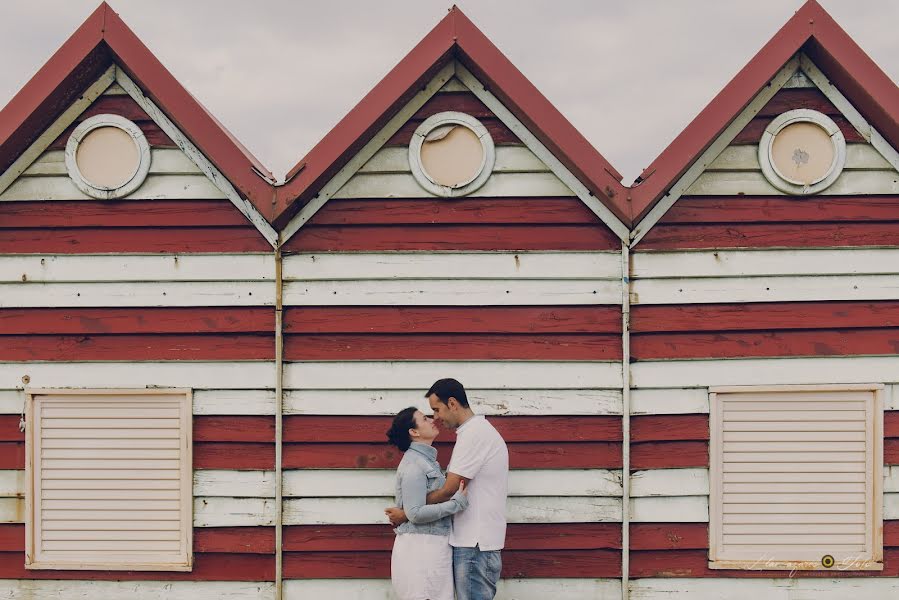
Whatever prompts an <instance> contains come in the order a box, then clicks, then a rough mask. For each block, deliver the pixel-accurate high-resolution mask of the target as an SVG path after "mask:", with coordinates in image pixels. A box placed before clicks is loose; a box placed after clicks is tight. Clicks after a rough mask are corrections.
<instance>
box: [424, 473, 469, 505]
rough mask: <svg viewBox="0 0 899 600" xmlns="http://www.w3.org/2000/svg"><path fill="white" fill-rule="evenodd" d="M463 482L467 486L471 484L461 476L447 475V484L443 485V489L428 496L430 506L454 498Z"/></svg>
mask: <svg viewBox="0 0 899 600" xmlns="http://www.w3.org/2000/svg"><path fill="white" fill-rule="evenodd" d="M463 481H464V482H465V483H466V484H468V482H469V480H468V479H466V478H465V477H462V476H461V475H456V474H455V473H447V474H446V482H445V483H444V484H443V487H442V488H440V489H439V490H434V491H433V492H431V493H429V494H428V504H440V503H441V502H446V501H447V500H449V499H450V498H452V497H453V494H455V493H456V492H457V491H459V484H460V483H462V482H463Z"/></svg>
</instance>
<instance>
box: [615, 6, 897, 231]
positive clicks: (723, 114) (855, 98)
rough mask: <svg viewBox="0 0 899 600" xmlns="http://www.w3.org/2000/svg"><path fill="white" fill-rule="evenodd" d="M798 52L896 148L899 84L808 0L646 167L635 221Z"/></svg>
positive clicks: (636, 195)
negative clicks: (898, 85) (808, 59)
mask: <svg viewBox="0 0 899 600" xmlns="http://www.w3.org/2000/svg"><path fill="white" fill-rule="evenodd" d="M799 50H804V51H805V52H807V53H808V54H809V57H810V58H811V59H812V60H813V61H814V62H815V64H816V65H817V66H818V68H820V69H821V70H822V71H823V72H824V73H825V74H826V75H827V76H828V77H829V78H830V79H831V81H833V83H834V84H836V86H837V87H838V88H840V90H841V92H842V93H843V94H844V95H845V96H846V97H847V98H848V99H849V100H850V102H852V103H853V105H854V106H855V107H856V108H857V109H858V110H859V111H860V112H861V113H862V115H863V116H864V117H865V118H866V119H868V121H869V122H870V123H871V124H872V125H873V126H874V127H875V128H877V130H878V131H879V132H880V133H881V134H882V135H883V136H884V137H885V138H886V139H887V141H889V142H890V144H892V145H893V146H894V147H899V88H897V87H896V84H895V83H893V81H892V80H891V79H890V78H889V77H888V76H887V75H886V74H885V73H884V72H883V71H882V70H881V69H880V68H879V67H878V66H877V65H876V64H875V63H874V61H872V60H871V58H870V57H869V56H868V55H867V54H865V52H864V51H863V50H862V49H861V48H860V47H859V46H858V45H857V44H856V43H855V42H854V41H853V40H852V38H850V37H849V35H848V34H847V33H846V32H845V31H844V30H843V29H842V28H841V27H840V26H839V25H838V24H837V22H836V21H834V19H833V17H831V16H830V15H829V14H828V13H827V11H825V10H824V9H823V8H822V7H821V5H820V4H818V3H817V2H816V1H815V0H809V1H808V2H806V3H805V4H804V5H803V6H802V7H801V8H800V9H799V10H798V11H797V12H796V14H795V15H793V17H792V18H790V20H789V21H787V23H786V24H785V25H784V26H783V27H782V28H781V29H780V31H778V32H777V33H776V34H775V35H774V37H773V38H771V40H770V41H769V42H768V43H767V44H765V46H764V47H763V48H762V49H761V50H760V51H759V52H758V54H756V55H755V56H754V57H753V58H752V60H750V61H749V63H748V64H747V65H746V66H745V67H744V68H743V69H742V70H741V71H740V72H739V73H737V75H736V76H735V77H734V78H733V79H732V80H731V81H730V83H728V84H727V85H726V86H725V87H724V89H723V90H721V92H720V93H719V94H718V95H717V96H715V98H714V99H713V100H712V101H711V102H710V103H709V105H708V106H706V107H705V108H704V109H703V110H702V112H700V113H699V115H697V117H696V118H695V119H694V120H693V121H692V122H691V123H690V124H689V125H688V126H687V127H686V129H684V130H683V132H681V134H680V135H678V136H677V137H676V138H675V139H674V141H673V142H671V144H670V145H669V146H668V147H667V148H665V150H664V151H662V153H661V154H660V155H659V156H658V158H656V159H655V160H654V161H653V163H652V164H651V165H650V166H649V167H647V168H646V170H645V171H644V172H643V174H642V175H641V178H642V179H644V181H643V182H642V183H640V184H639V185H635V186H634V187H633V188H632V192H631V195H632V199H633V206H632V208H633V216H634V219H633V221H634V223H637V222H639V221H640V220H641V219H642V218H644V217H645V216H646V214H647V213H648V212H649V210H650V209H652V207H653V206H654V205H655V204H656V202H658V201H659V200H660V199H661V198H662V197H663V196H664V195H665V193H666V192H667V190H668V189H669V188H670V187H671V186H672V185H674V183H676V182H677V180H678V179H679V178H680V176H681V175H683V173H684V172H685V171H686V170H687V169H688V168H689V167H690V165H692V164H693V163H694V162H695V161H696V160H697V159H698V158H699V157H700V156H701V155H702V153H703V152H704V151H705V150H706V148H708V146H709V145H710V144H711V143H712V142H713V141H714V140H715V139H716V138H717V137H718V136H719V135H720V134H721V132H722V131H724V129H725V128H726V127H727V125H728V124H729V123H730V122H731V121H732V120H733V119H734V118H736V116H737V115H739V114H740V113H741V112H742V111H743V109H744V108H746V106H747V105H748V104H749V103H750V102H751V101H752V98H753V97H755V95H756V94H758V92H759V91H760V90H761V89H762V88H763V87H764V86H765V85H766V84H767V83H768V82H769V81H770V80H771V79H772V78H773V77H774V76H775V75H776V74H777V72H778V70H780V69H781V68H782V67H783V65H785V64H786V62H787V61H788V60H789V59H790V58H791V57H792V56H793V55H794V54H795V53H796V52H798V51H799Z"/></svg>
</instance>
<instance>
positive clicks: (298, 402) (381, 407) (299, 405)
mask: <svg viewBox="0 0 899 600" xmlns="http://www.w3.org/2000/svg"><path fill="white" fill-rule="evenodd" d="M544 385H545V384H544ZM425 389H427V388H425ZM424 391H425V390H424V389H422V390H388V389H382V390H288V391H287V392H285V395H284V412H285V414H296V415H302V414H309V415H395V414H396V413H398V412H399V411H401V410H403V409H404V408H406V407H407V406H419V407H421V408H423V409H427V408H428V407H427V401H426V400H425V399H424ZM465 391H466V393H467V395H468V402H469V403H470V404H471V406H472V409H473V410H474V411H475V412H476V413H478V414H482V415H488V416H489V415H620V414H621V390H601V389H592V390H590V389H585V390H576V389H574V390H554V389H539V390H483V389H474V388H468V387H466V389H465ZM0 399H2V397H0ZM16 410H18V409H16ZM194 412H196V406H195V408H194ZM706 412H708V409H707V410H706ZM222 414H228V413H222ZM272 414H274V413H272Z"/></svg>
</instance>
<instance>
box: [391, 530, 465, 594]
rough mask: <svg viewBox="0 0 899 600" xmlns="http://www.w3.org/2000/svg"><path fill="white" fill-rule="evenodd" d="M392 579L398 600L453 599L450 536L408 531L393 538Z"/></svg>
mask: <svg viewBox="0 0 899 600" xmlns="http://www.w3.org/2000/svg"><path fill="white" fill-rule="evenodd" d="M390 579H391V581H392V582H393V591H394V593H395V594H396V597H397V598H398V600H453V550H452V547H451V546H450V545H449V537H448V536H443V535H427V534H424V533H404V534H401V535H398V536H396V539H394V541H393V555H392V556H391V557H390Z"/></svg>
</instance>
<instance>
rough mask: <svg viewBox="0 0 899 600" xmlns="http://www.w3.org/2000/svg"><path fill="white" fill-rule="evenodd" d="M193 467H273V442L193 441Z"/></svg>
mask: <svg viewBox="0 0 899 600" xmlns="http://www.w3.org/2000/svg"><path fill="white" fill-rule="evenodd" d="M193 459H194V468H195V469H273V468H274V467H275V444H274V442H272V443H259V442H233V443H232V442H195V443H194V447H193Z"/></svg>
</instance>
